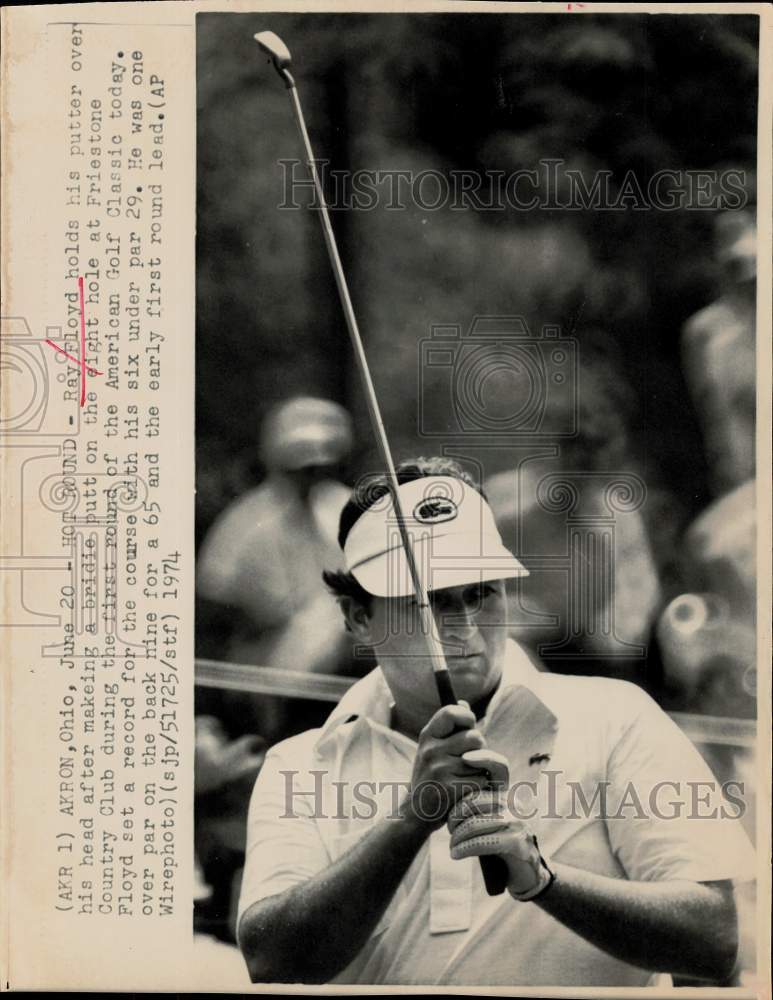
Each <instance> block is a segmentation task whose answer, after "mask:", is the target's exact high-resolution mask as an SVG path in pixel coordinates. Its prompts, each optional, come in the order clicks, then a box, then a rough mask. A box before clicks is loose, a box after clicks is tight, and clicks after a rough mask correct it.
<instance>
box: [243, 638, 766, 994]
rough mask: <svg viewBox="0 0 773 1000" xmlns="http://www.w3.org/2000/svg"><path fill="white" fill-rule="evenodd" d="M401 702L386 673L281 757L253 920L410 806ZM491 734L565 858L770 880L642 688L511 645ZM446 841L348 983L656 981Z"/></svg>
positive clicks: (685, 743) (695, 760)
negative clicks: (403, 803)
mask: <svg viewBox="0 0 773 1000" xmlns="http://www.w3.org/2000/svg"><path fill="white" fill-rule="evenodd" d="M391 705H392V699H391V695H390V692H389V689H388V687H387V685H386V682H385V680H384V677H383V675H382V673H381V671H380V669H378V668H377V669H375V670H374V671H372V672H371V673H370V674H368V676H367V677H365V678H363V679H362V680H360V681H358V682H357V683H356V684H355V685H354V686H353V687H352V688H351V689H350V690H349V691H348V692H347V694H346V695H345V696H344V697H343V698H342V699H341V701H340V702H339V704H338V706H337V707H336V708H335V709H334V711H333V712H332V714H331V715H330V717H329V719H328V720H327V722H326V724H325V725H324V727H323V728H322V729H316V730H311V731H309V732H306V733H302V734H300V735H299V736H294V737H292V738H291V739H288V740H285V741H284V742H282V743H279V744H277V745H276V746H275V747H273V748H272V749H271V750H270V752H269V753H268V755H267V757H266V761H265V763H264V765H263V768H262V770H261V772H260V774H259V776H258V779H257V782H256V784H255V789H254V792H253V795H252V801H251V804H250V812H249V820H248V831H247V860H246V865H245V870H244V880H243V883H242V889H241V898H240V903H239V918H240V919H241V915H242V914H243V913H244V911H245V910H247V909H248V908H249V907H250V906H251V905H252V904H253V903H256V902H257V901H258V900H261V899H264V898H266V897H267V896H272V895H275V894H277V893H280V892H282V891H284V890H286V889H288V888H290V887H292V886H295V885H298V884H299V883H301V882H304V881H305V880H307V879H309V878H312V877H313V876H314V875H316V874H317V873H318V872H320V871H323V870H324V869H325V868H327V867H328V866H329V865H330V864H331V863H332V862H333V861H335V860H336V859H338V858H339V857H340V856H341V855H342V854H344V853H345V852H346V851H347V850H348V849H349V848H350V847H351V846H352V845H353V843H354V842H355V841H357V840H358V839H359V838H360V837H362V836H363V835H364V834H365V833H367V831H368V830H369V829H371V828H372V826H373V824H374V823H377V822H380V821H381V819H382V818H383V817H384V816H388V815H390V814H393V813H394V811H395V808H396V805H397V803H398V802H399V801H400V800H401V799H402V798H403V797H404V795H405V790H406V788H407V785H408V782H409V781H410V777H411V772H412V767H413V759H414V756H415V752H416V743H415V742H414V741H413V740H410V739H408V738H407V737H405V736H403V735H401V734H400V733H397V732H395V731H394V730H392V729H390V728H389V720H390V714H391ZM479 728H480V730H481V732H482V734H483V736H484V738H485V740H486V745H487V746H488V747H490V748H491V749H492V750H496V751H498V752H499V753H503V754H504V755H505V757H506V758H507V759H508V761H509V763H510V794H509V796H508V808H509V809H510V810H511V811H513V814H514V815H518V816H519V817H520V818H523V819H528V822H529V826H530V827H531V829H532V830H533V832H534V833H535V834H536V835H537V837H538V839H539V843H540V847H541V848H542V850H543V853H546V854H547V855H549V856H550V857H552V858H553V859H554V860H555V861H559V862H563V863H565V864H567V865H573V866H575V867H577V868H581V869H584V870H586V871H591V872H595V873H597V874H600V875H606V876H609V877H612V878H627V879H631V880H637V881H638V880H640V881H666V880H672V879H689V880H692V881H711V880H718V879H731V878H735V879H750V878H753V877H754V855H753V852H752V849H751V845H750V844H749V841H748V839H747V837H746V835H745V833H744V832H743V830H742V829H741V826H740V823H739V822H738V821H737V819H735V818H734V817H735V816H736V815H737V814H738V808H736V807H734V806H733V802H732V796H731V799H728V800H726V799H723V798H722V795H721V794H720V793H719V791H718V789H717V782H716V781H715V779H714V777H713V775H712V774H711V771H710V770H709V768H708V767H707V765H706V763H705V762H704V761H703V759H702V758H701V757H700V755H699V754H698V753H697V751H696V750H695V748H694V747H693V745H692V744H691V743H690V741H689V740H688V739H687V738H686V737H685V736H684V734H683V733H682V732H681V730H680V729H679V728H678V727H677V726H676V725H675V724H674V723H673V722H672V721H671V720H670V719H669V718H668V716H667V715H666V714H665V713H664V712H663V711H662V710H661V709H660V708H659V707H658V706H657V705H656V704H655V702H654V701H653V700H652V699H651V698H650V697H649V696H648V695H647V694H646V693H645V692H644V691H642V690H641V689H640V688H638V687H637V686H636V685H634V684H630V683H627V682H625V681H616V680H609V679H606V678H598V677H567V676H561V675H557V674H545V673H539V672H538V671H537V670H536V669H535V667H534V666H533V664H532V663H531V662H530V661H529V659H528V658H527V656H526V654H525V653H524V652H523V650H521V649H520V647H518V646H517V645H516V644H515V643H514V642H509V643H508V654H507V657H506V663H505V667H504V670H503V676H502V681H501V684H500V686H499V688H498V689H497V691H496V693H495V695H494V697H493V698H492V700H491V703H490V705H489V708H488V711H487V713H486V716H485V718H484V719H482V720H481V722H480V723H479ZM594 796H595V798H594ZM604 797H606V798H605V801H604V800H603V799H604ZM735 797H736V798H740V795H739V793H738V792H737V790H735ZM532 813H534V814H535V815H531V814H532ZM723 813H724V814H725V818H722V815H723ZM671 816H673V817H674V818H669V817H671ZM448 840H449V835H448V832H447V830H446V828H445V827H443V828H442V829H440V830H437V831H436V832H434V833H433V834H432V835H431V837H430V838H429V839H428V841H427V843H425V844H424V846H423V847H422V848H421V850H420V851H419V853H418V855H417V856H416V858H415V859H414V861H413V863H412V864H411V867H410V869H409V870H408V872H407V874H406V875H405V877H404V878H403V880H402V882H401V884H400V886H399V887H398V889H397V891H396V893H395V895H394V897H393V898H392V900H391V902H390V904H389V906H388V907H387V909H386V912H385V913H384V916H383V917H382V919H381V920H380V921H379V923H378V924H377V926H376V927H375V929H374V931H373V933H372V934H371V936H370V938H369V940H368V942H367V943H366V945H365V946H364V947H363V948H362V950H361V951H360V953H359V954H358V955H357V956H356V958H355V959H354V960H353V961H352V962H351V963H350V964H349V965H348V966H347V968H346V969H344V970H343V971H342V972H341V973H340V974H339V975H338V976H337V977H336V978H335V979H334V980H333V982H336V983H368V984H379V983H381V984H402V985H433V984H437V985H443V984H444V985H480V986H483V985H491V986H517V985H529V986H583V985H585V986H644V985H647V982H648V980H649V979H650V973H649V972H647V971H645V970H642V969H639V968H636V967H634V966H631V965H628V964H626V963H624V962H621V961H618V960H617V959H615V958H612V957H611V956H609V955H607V954H606V953H605V952H603V951H601V950H599V949H598V948H596V947H594V946H593V945H592V944H589V943H588V942H586V941H585V940H584V939H583V938H582V937H581V936H580V935H579V934H576V933H575V932H574V931H571V930H569V929H568V928H567V927H565V926H563V925H562V924H560V923H559V922H558V921H557V920H555V919H554V918H553V917H551V916H550V915H548V914H547V913H545V912H544V911H543V910H541V909H540V908H539V907H538V906H536V905H533V904H530V903H521V902H516V901H515V900H513V899H512V898H511V897H510V895H509V894H508V893H504V894H503V895H500V896H494V897H491V896H488V895H487V893H486V890H485V887H484V884H483V879H482V875H481V872H480V865H479V862H478V860H477V859H476V858H467V859H464V860H462V861H453V860H451V858H450V856H449V849H448ZM330 919H331V920H334V919H335V912H334V911H333V912H331V914H330Z"/></svg>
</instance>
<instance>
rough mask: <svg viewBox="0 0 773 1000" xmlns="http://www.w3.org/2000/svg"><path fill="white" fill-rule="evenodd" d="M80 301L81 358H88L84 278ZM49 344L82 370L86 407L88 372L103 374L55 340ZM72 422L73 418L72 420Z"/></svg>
mask: <svg viewBox="0 0 773 1000" xmlns="http://www.w3.org/2000/svg"><path fill="white" fill-rule="evenodd" d="M78 301H79V302H80V313H81V358H85V357H86V309H85V306H84V304H83V277H79V278H78ZM46 343H47V344H50V345H51V346H52V347H53V349H54V350H55V351H59V353H60V354H64V356H65V357H66V358H69V359H70V361H74V362H75V364H76V365H78V367H79V368H80V370H81V406H85V405H86V372H88V373H89V375H102V374H104V373H103V372H100V371H97V369H96V368H92V367H91V365H87V364H86V362H85V361H82V360H78V358H74V357H73V356H72V354H68V353H67V351H65V350H64V349H63V348H61V347H59V346H58V344H55V343H54V342H53V340H46ZM70 422H72V418H70Z"/></svg>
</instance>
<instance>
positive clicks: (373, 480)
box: [322, 458, 486, 611]
mask: <svg viewBox="0 0 773 1000" xmlns="http://www.w3.org/2000/svg"><path fill="white" fill-rule="evenodd" d="M395 474H396V476H397V482H398V483H399V485H400V486H402V485H403V483H412V482H413V481H414V480H415V479H423V478H425V477H427V476H451V477H452V478H454V479H461V480H462V482H463V483H466V484H467V485H468V486H471V487H472V488H473V489H474V490H477V491H478V493H480V494H481V496H483V497H484V498H485V496H486V494H485V493H484V492H483V490H482V489H481V488H480V486H479V485H478V484H477V483H476V482H475V480H474V479H473V478H472V476H471V475H470V474H469V473H468V472H466V471H465V470H464V469H463V468H462V467H461V465H459V463H458V462H455V461H454V460H453V459H452V458H409V459H406V460H405V461H404V462H401V463H400V464H399V465H398V466H397V468H396V469H395ZM388 492H389V487H388V485H387V477H386V476H374V477H368V479H367V480H365V481H363V482H362V483H361V484H360V485H359V486H357V487H355V489H354V491H353V492H352V495H351V497H350V499H349V500H348V502H347V504H346V506H345V507H344V509H343V510H342V511H341V518H340V521H339V523H338V544H339V545H340V547H341V549H342V550H343V547H344V545H345V544H346V539H347V538H348V537H349V532H350V531H351V530H352V528H353V527H354V525H355V524H356V523H357V521H358V520H359V518H360V517H361V516H362V514H364V513H365V511H366V510H368V508H369V507H372V506H373V504H374V503H375V502H376V501H377V500H380V499H381V497H383V496H384V495H385V494H387V493H388ZM322 579H323V580H324V581H325V583H326V584H327V587H328V589H329V590H330V592H331V593H332V594H333V595H334V596H335V597H338V598H340V597H351V598H353V599H354V600H355V601H357V603H358V604H360V605H361V606H362V607H363V608H365V610H366V611H369V610H370V602H371V596H372V595H371V594H369V593H368V592H367V590H365V588H364V587H362V586H360V584H359V583H358V582H357V580H356V579H355V578H354V576H353V575H352V574H351V573H347V572H346V571H345V570H335V571H334V570H323V572H322Z"/></svg>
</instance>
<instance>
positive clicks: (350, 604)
mask: <svg viewBox="0 0 773 1000" xmlns="http://www.w3.org/2000/svg"><path fill="white" fill-rule="evenodd" d="M338 603H339V604H340V605H341V611H342V612H343V615H344V620H345V621H346V629H347V631H348V632H351V633H352V634H353V635H354V636H356V637H357V638H358V639H359V640H360V642H363V643H369V642H370V638H371V636H370V615H369V614H368V612H367V610H366V608H364V607H363V606H362V604H360V602H359V601H358V600H356V599H355V598H354V597H349V596H348V595H346V596H342V597H339V598H338Z"/></svg>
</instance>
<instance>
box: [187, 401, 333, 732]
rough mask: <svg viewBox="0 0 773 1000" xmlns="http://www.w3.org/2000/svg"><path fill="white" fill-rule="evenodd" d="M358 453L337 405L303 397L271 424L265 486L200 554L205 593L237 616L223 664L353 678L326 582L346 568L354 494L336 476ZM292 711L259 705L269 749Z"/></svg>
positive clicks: (238, 506) (265, 436) (256, 716)
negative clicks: (330, 570)
mask: <svg viewBox="0 0 773 1000" xmlns="http://www.w3.org/2000/svg"><path fill="white" fill-rule="evenodd" d="M351 444H352V429H351V421H350V418H349V415H348V414H347V412H346V411H345V410H344V409H343V408H342V407H341V406H339V405H338V404H337V403H334V402H332V401H331V400H325V399H315V398H311V397H297V398H295V399H292V400H289V401H287V402H284V403H281V404H279V405H278V406H277V407H276V408H275V409H274V410H272V411H271V412H270V413H269V415H268V416H267V418H266V420H265V422H264V426H263V429H262V433H261V457H262V459H263V462H264V465H265V467H266V470H267V476H266V478H265V479H264V481H263V482H262V483H261V484H260V486H258V487H257V488H255V489H253V490H250V491H248V492H247V493H245V494H244V495H243V496H241V497H239V498H238V499H237V500H235V501H234V502H233V504H231V506H230V507H228V508H227V509H226V510H225V511H224V512H223V513H222V514H221V516H220V517H219V518H218V519H217V520H216V521H215V523H214V524H213V526H212V527H211V528H210V530H209V532H208V534H207V536H206V537H205V539H204V542H203V543H202V546H201V550H200V552H199V561H198V579H197V586H198V590H199V593H200V594H201V595H202V596H203V597H205V598H208V599H209V600H212V601H216V602H219V603H221V604H223V605H227V606H228V607H229V608H231V609H234V610H235V611H236V612H238V625H237V629H236V632H235V634H234V636H233V637H232V639H231V642H230V645H229V647H228V649H224V650H223V653H222V657H223V658H224V659H228V660H231V661H234V662H236V663H254V664H256V665H262V666H271V667H278V668H282V669H285V670H301V671H309V672H322V673H340V672H345V666H346V664H347V663H348V661H349V660H350V658H351V646H350V643H349V642H348V640H347V637H346V633H345V632H344V629H343V626H342V624H341V620H340V615H338V614H336V608H335V603H334V600H333V598H332V597H331V596H330V594H328V593H327V591H326V589H325V587H324V585H323V583H322V577H321V573H322V569H323V568H325V567H330V566H331V565H335V564H336V562H337V559H338V549H337V545H336V533H337V530H338V516H339V513H340V511H341V508H342V507H343V505H344V503H345V502H346V500H347V499H348V496H349V491H348V489H347V488H346V487H345V486H343V485H342V484H341V483H340V482H338V481H337V480H336V479H335V473H336V468H337V466H340V465H341V464H342V463H343V462H344V460H345V459H346V457H347V455H348V453H349V450H350V448H351ZM244 701H245V703H246V702H248V701H249V699H248V698H245V699H244ZM244 708H245V711H247V706H246V704H245V706H244ZM285 711H286V708H285V705H284V704H283V703H281V702H280V701H279V699H274V698H253V699H252V705H251V711H250V712H249V715H250V717H251V721H252V723H253V727H254V731H255V732H259V733H260V734H261V735H262V736H263V737H265V738H266V739H267V740H268V741H269V742H273V741H274V740H275V739H278V738H279V737H280V736H283V735H286V734H285V733H284V732H283V726H284V723H285Z"/></svg>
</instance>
